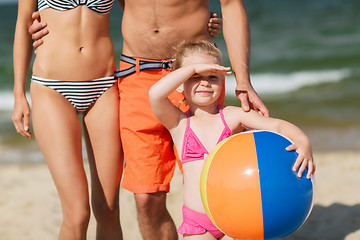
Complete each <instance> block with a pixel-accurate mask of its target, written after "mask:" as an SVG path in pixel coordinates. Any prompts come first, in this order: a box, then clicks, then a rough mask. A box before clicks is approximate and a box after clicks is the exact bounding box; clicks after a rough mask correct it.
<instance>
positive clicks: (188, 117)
mask: <svg viewBox="0 0 360 240" xmlns="http://www.w3.org/2000/svg"><path fill="white" fill-rule="evenodd" d="M186 115H187V118H186V131H187V130H188V129H189V128H190V109H189V110H188V111H187V112H186Z"/></svg>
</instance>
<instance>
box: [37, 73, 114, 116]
mask: <svg viewBox="0 0 360 240" xmlns="http://www.w3.org/2000/svg"><path fill="white" fill-rule="evenodd" d="M31 80H32V81H33V82H36V83H38V84H41V85H43V86H46V87H49V88H51V89H54V90H55V91H57V92H59V93H60V94H61V95H63V96H64V97H65V98H66V99H67V100H68V101H69V102H70V103H71V104H72V105H73V106H74V107H75V108H76V110H77V112H78V113H81V114H84V113H86V112H87V111H88V110H90V108H91V107H92V105H93V104H94V103H95V102H96V100H97V99H98V98H99V97H100V96H101V95H102V94H103V93H104V92H105V91H106V90H108V89H109V88H110V87H111V86H112V85H114V83H115V82H116V81H117V78H116V77H115V76H109V77H103V78H98V79H94V80H90V81H60V80H52V79H45V78H40V77H37V76H35V75H33V76H32V79H31Z"/></svg>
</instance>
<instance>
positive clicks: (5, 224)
mask: <svg viewBox="0 0 360 240" xmlns="http://www.w3.org/2000/svg"><path fill="white" fill-rule="evenodd" d="M314 157H315V160H316V163H317V172H316V188H315V204H314V208H313V211H312V213H311V215H310V217H309V219H308V220H307V221H306V223H305V224H304V225H303V226H302V227H301V228H300V229H298V230H297V231H296V232H295V233H293V234H291V235H290V236H288V237H286V238H285V239H288V240H290V239H291V240H293V239H302V240H312V239H314V240H315V239H320V240H323V239H324V240H332V239H333V240H340V239H346V240H359V239H360V191H359V190H360V187H359V185H360V152H355V151H337V152H330V153H329V152H327V153H321V152H318V153H315V154H314ZM86 167H87V166H86ZM120 205H121V222H122V227H123V233H124V239H126V240H127V239H131V240H133V239H135V240H136V239H141V236H140V233H139V230H138V226H137V220H136V215H135V214H136V213H135V205H134V199H133V195H132V194H131V193H129V192H128V191H126V190H124V189H121V193H120ZM181 205H182V176H181V173H180V172H178V171H177V172H176V173H175V177H174V180H173V182H172V186H171V193H170V194H169V195H168V209H169V211H170V213H171V215H172V216H173V218H174V220H175V223H176V224H177V226H178V225H179V224H180V222H181ZM60 224H61V209H60V202H59V200H58V197H57V192H56V189H55V186H54V184H53V182H52V179H51V177H50V174H49V172H48V170H47V167H46V165H45V164H44V163H38V164H31V165H30V164H3V165H1V166H0V240H19V239H21V240H23V239H24V240H35V239H36V240H39V239H40V240H53V239H54V240H55V239H57V233H58V230H59V226H60ZM88 239H90V240H93V239H95V223H94V218H93V217H92V218H91V221H90V225H89V231H88ZM180 239H181V238H180Z"/></svg>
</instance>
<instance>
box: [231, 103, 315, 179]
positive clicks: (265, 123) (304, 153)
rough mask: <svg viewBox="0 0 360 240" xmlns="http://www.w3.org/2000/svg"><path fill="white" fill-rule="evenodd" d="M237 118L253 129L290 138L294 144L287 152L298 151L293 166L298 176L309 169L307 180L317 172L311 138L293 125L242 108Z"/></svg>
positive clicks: (238, 111) (238, 110)
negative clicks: (246, 111)
mask: <svg viewBox="0 0 360 240" xmlns="http://www.w3.org/2000/svg"><path fill="white" fill-rule="evenodd" d="M236 111H237V116H238V117H240V119H241V123H242V124H244V125H245V126H247V127H249V128H251V129H259V130H269V131H273V132H276V133H279V134H282V135H284V136H286V137H287V138H289V139H290V140H291V141H293V142H294V144H292V145H290V146H288V147H287V148H286V150H288V151H296V152H297V153H298V158H297V159H296V161H295V164H294V166H293V171H297V170H298V176H299V177H301V175H302V173H303V172H304V170H305V169H306V167H308V173H307V176H306V177H307V178H310V176H311V175H312V174H314V172H315V163H314V159H313V154H312V149H311V144H310V140H309V138H308V137H307V136H306V135H305V134H304V132H303V131H302V130H301V129H300V128H298V127H297V126H295V125H294V124H292V123H289V122H287V121H284V120H281V119H275V118H270V117H265V116H262V115H261V114H258V113H257V112H255V111H250V112H248V113H245V112H244V111H243V110H242V109H241V108H237V110H236Z"/></svg>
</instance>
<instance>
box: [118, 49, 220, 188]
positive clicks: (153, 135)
mask: <svg viewBox="0 0 360 240" xmlns="http://www.w3.org/2000/svg"><path fill="white" fill-rule="evenodd" d="M152 63H154V64H155V65H158V64H159V63H160V64H161V63H165V64H162V65H163V68H151V66H152ZM144 66H147V67H149V68H146V67H144ZM119 72H122V73H123V74H122V76H121V77H120V78H119V96H120V109H119V114H120V133H121V140H122V145H123V151H124V159H125V165H124V175H123V178H122V187H123V188H125V189H127V190H129V191H131V192H133V193H154V192H159V191H165V192H169V191H170V181H171V179H172V177H173V174H174V171H175V165H176V154H175V153H174V149H175V148H174V146H173V142H172V140H171V135H170V133H169V131H168V130H167V129H166V128H165V127H164V126H163V125H162V124H161V123H160V121H159V120H158V119H157V118H156V116H155V115H154V114H153V112H152V110H151V106H150V102H149V96H148V93H149V90H150V88H151V86H152V85H153V84H155V83H156V82H157V81H158V80H160V79H161V78H162V77H163V76H165V75H166V74H168V73H169V72H170V69H169V65H168V61H166V60H164V61H158V60H149V59H139V58H133V57H127V56H124V55H123V56H121V61H120V69H119ZM223 95H224V94H223ZM169 98H170V100H171V101H172V103H173V104H174V105H175V106H177V107H179V108H180V109H181V110H183V111H186V110H187V109H188V106H187V104H186V102H185V101H184V96H183V94H182V93H179V92H174V93H172V95H171V96H170V97H169ZM222 102H223V100H222Z"/></svg>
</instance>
